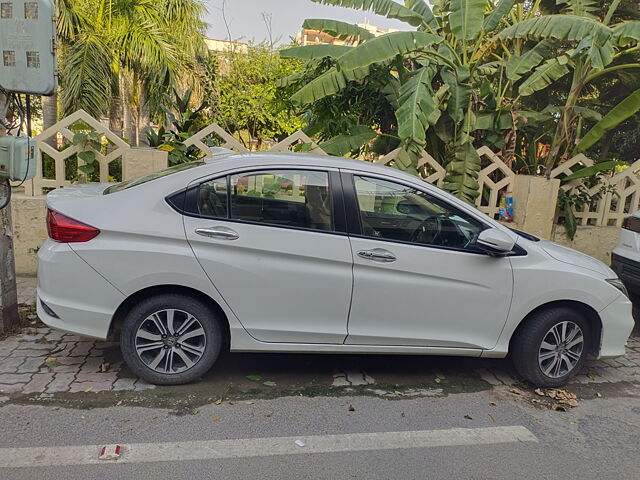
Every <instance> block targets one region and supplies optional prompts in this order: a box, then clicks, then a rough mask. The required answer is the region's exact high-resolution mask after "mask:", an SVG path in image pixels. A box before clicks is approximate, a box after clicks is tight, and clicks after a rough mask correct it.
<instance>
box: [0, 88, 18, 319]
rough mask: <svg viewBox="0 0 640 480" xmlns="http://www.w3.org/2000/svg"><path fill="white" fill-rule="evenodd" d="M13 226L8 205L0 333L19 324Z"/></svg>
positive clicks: (2, 225)
mask: <svg viewBox="0 0 640 480" xmlns="http://www.w3.org/2000/svg"><path fill="white" fill-rule="evenodd" d="M6 101H7V98H5V96H4V95H2V94H0V113H1V114H3V115H4V108H3V107H4V106H5V103H6ZM2 120H4V118H2ZM5 135H6V131H5V129H4V128H3V127H2V124H0V137H3V136H5ZM11 225H12V223H11V206H10V205H7V207H6V208H3V209H0V332H6V331H8V330H11V329H12V328H13V327H15V326H16V325H17V324H18V292H17V289H16V276H15V264H14V258H13V232H12V229H11Z"/></svg>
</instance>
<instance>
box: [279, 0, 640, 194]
mask: <svg viewBox="0 0 640 480" xmlns="http://www.w3.org/2000/svg"><path fill="white" fill-rule="evenodd" d="M313 1H317V3H322V4H327V5H336V6H343V7H349V8H357V9H360V10H365V11H373V12H376V13H378V14H382V15H386V16H387V17H389V18H397V19H401V20H402V21H405V22H406V23H408V24H410V25H413V26H414V27H417V29H416V31H400V32H391V33H387V34H384V35H380V36H378V37H375V38H368V39H365V38H360V41H359V43H358V44H357V45H356V46H354V47H350V48H346V49H344V50H343V51H344V53H342V51H339V50H334V51H331V52H330V53H325V52H329V49H326V50H325V52H321V51H320V50H319V49H313V47H304V49H301V50H298V51H293V52H292V56H293V55H295V56H298V57H299V58H303V59H310V60H309V61H308V62H307V63H306V64H305V67H304V70H303V71H302V72H299V73H296V74H295V75H293V76H290V77H287V78H284V79H283V80H282V81H281V83H280V86H281V88H282V90H283V91H285V92H287V93H288V94H289V97H290V100H291V103H292V105H293V106H294V107H295V108H296V109H297V111H301V112H303V113H304V114H305V118H306V119H308V122H309V127H308V129H307V133H309V134H315V135H319V136H321V137H323V138H324V139H325V140H328V139H331V138H334V137H336V142H338V140H339V142H338V143H340V144H342V143H344V141H345V138H344V135H345V132H347V133H348V132H350V131H351V128H352V127H354V126H356V125H358V126H360V125H366V126H368V127H369V128H370V129H374V130H376V131H379V132H380V135H379V136H378V137H377V138H375V139H373V141H371V142H370V143H369V144H368V145H369V147H367V148H370V150H371V151H373V152H376V153H387V152H389V149H392V148H397V147H398V146H400V147H401V148H400V150H399V151H398V154H397V155H396V162H395V165H396V166H397V167H398V168H401V169H404V170H407V171H411V172H414V173H417V168H416V165H417V160H418V158H419V157H420V154H421V151H422V149H425V150H426V151H427V152H428V153H429V154H430V155H431V156H432V157H433V158H435V159H436V160H437V161H438V162H440V163H441V164H442V165H443V166H445V168H446V170H447V175H446V179H445V188H446V189H447V190H449V191H451V192H452V193H454V194H455V195H457V196H458V197H459V198H463V199H464V200H466V201H468V202H472V201H473V200H474V198H476V197H477V196H478V191H477V189H478V182H477V173H478V171H479V170H480V163H481V162H480V159H479V158H478V155H477V154H476V151H475V149H476V148H477V147H479V146H481V145H488V146H490V147H491V148H493V149H495V150H498V152H497V153H498V154H499V155H500V156H501V157H502V158H503V160H504V161H505V162H506V163H507V164H509V165H511V164H512V162H513V163H514V168H515V169H520V170H522V171H525V172H528V173H541V170H540V169H539V166H540V165H544V167H545V169H546V170H545V172H546V173H548V172H549V171H550V170H551V168H552V167H553V166H555V165H556V164H557V163H558V162H561V161H562V160H564V159H566V158H568V155H569V154H570V153H571V151H572V150H573V149H574V148H575V139H576V137H579V136H580V132H581V131H582V129H583V128H590V127H592V126H593V123H598V122H599V121H600V119H599V118H598V117H599V115H601V111H602V106H601V105H592V104H590V103H589V102H585V101H583V99H584V98H585V97H587V96H589V97H590V98H593V99H596V98H597V97H598V95H599V93H600V92H602V91H603V90H600V89H599V88H596V87H595V86H592V85H591V83H595V81H596V79H599V77H600V76H605V75H609V74H611V73H614V72H615V75H620V76H622V75H623V73H624V72H623V71H624V70H625V69H628V68H632V67H633V66H634V65H635V66H636V67H638V66H640V61H638V63H637V64H634V63H631V61H630V60H627V59H626V57H625V55H626V54H628V52H634V51H636V50H637V48H635V50H634V46H633V45H636V44H637V40H636V39H635V38H636V36H637V35H638V34H639V33H640V32H638V31H637V27H636V25H635V24H634V23H632V22H630V23H628V24H624V26H620V25H618V22H620V17H619V16H616V15H614V13H615V11H616V8H617V6H618V4H619V2H613V3H612V4H611V5H610V6H609V5H605V7H606V8H603V9H602V13H601V12H600V9H598V10H597V11H596V9H595V8H594V7H595V4H594V2H593V1H592V0H568V1H567V2H564V3H561V2H559V3H558V5H556V2H542V3H539V2H524V3H522V2H516V1H515V0H496V1H493V0H492V1H485V0H433V1H431V2H429V3H430V4H431V7H430V6H429V5H428V4H427V2H425V1H424V0H406V1H405V2H404V5H400V4H399V3H396V2H393V1H387V0H379V1H376V0H313ZM623 1H624V0H623ZM538 6H539V7H540V8H539V9H538ZM598 7H599V5H598ZM604 12H606V13H604ZM610 14H611V15H610ZM605 15H606V18H601V17H605ZM609 20H612V22H613V26H609V25H610V22H609ZM306 25H307V26H314V27H316V28H318V29H321V30H322V31H324V32H325V33H328V34H329V35H333V36H335V37H336V38H338V39H343V40H347V41H353V40H354V39H355V36H356V35H357V33H356V32H357V31H358V30H357V26H354V25H348V24H344V23H343V22H338V23H333V21H329V20H326V21H325V20H317V19H314V20H312V21H310V22H309V23H307V24H306ZM354 43H355V42H354ZM621 45H624V46H625V48H626V50H624V49H622V47H621ZM630 45H632V46H630ZM625 61H628V62H629V64H625V63H624V62H625ZM602 82H604V78H603V79H602ZM636 88H637V87H636ZM618 101H620V100H618ZM331 103H333V104H334V105H332V104H331ZM593 103H595V101H594V102H593ZM625 118H627V119H628V117H625ZM601 120H604V118H602V119H601ZM622 121H623V122H624V119H622ZM357 143H359V142H357ZM549 144H551V148H548V145H549ZM336 152H346V147H345V148H342V149H336Z"/></svg>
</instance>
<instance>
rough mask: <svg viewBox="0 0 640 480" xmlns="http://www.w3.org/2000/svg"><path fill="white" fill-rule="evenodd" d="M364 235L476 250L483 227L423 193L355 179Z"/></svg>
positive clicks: (365, 178) (363, 179)
mask: <svg viewBox="0 0 640 480" xmlns="http://www.w3.org/2000/svg"><path fill="white" fill-rule="evenodd" d="M354 183H355V188H356V194H357V197H358V205H359V207H360V218H361V222H362V230H363V232H362V233H363V234H364V235H365V236H367V237H373V238H380V239H385V240H395V241H400V242H409V243H415V244H421V245H432V246H439V247H446V248H455V249H466V250H476V249H475V241H476V239H477V237H478V234H479V233H480V232H481V231H482V230H483V226H482V223H481V222H479V221H477V220H476V219H474V218H473V217H471V216H469V215H467V214H466V213H464V212H462V211H460V210H458V209H456V208H454V207H452V206H451V205H449V204H447V203H446V202H443V201H440V200H437V199H435V198H433V197H431V196H430V195H428V194H426V193H424V192H421V191H420V190H417V189H414V188H411V187H407V186H405V185H400V184H397V183H394V182H388V181H385V180H379V179H375V178H369V177H360V176H354Z"/></svg>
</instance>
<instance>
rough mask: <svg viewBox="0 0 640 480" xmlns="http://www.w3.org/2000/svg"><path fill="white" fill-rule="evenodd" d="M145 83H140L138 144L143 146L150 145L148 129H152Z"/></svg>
mask: <svg viewBox="0 0 640 480" xmlns="http://www.w3.org/2000/svg"><path fill="white" fill-rule="evenodd" d="M145 93H146V92H145V89H144V85H140V115H139V116H138V131H137V137H138V145H139V146H141V147H148V146H149V139H148V138H147V130H149V129H151V112H150V110H149V102H147V96H146V94H145Z"/></svg>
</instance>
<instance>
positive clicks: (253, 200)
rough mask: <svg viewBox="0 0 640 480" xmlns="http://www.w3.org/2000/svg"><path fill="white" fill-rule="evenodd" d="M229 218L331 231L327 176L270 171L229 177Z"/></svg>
mask: <svg viewBox="0 0 640 480" xmlns="http://www.w3.org/2000/svg"><path fill="white" fill-rule="evenodd" d="M229 183H230V189H231V211H230V218H231V219H233V220H243V221H250V222H258V223H264V224H269V225H278V226H286V227H295V228H308V229H312V230H324V231H330V230H332V229H333V219H332V215H331V197H330V192H329V175H328V173H327V172H317V171H305V170H271V171H264V172H253V173H246V174H241V175H233V176H231V177H230V182H229Z"/></svg>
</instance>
